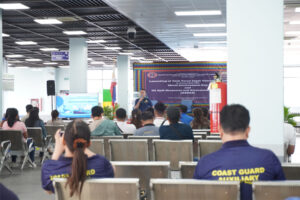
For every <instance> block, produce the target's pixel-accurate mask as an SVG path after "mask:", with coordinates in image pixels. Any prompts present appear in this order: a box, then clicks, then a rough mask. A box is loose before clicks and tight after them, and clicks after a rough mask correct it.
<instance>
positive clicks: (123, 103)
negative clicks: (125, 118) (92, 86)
mask: <svg viewBox="0 0 300 200" xmlns="http://www.w3.org/2000/svg"><path fill="white" fill-rule="evenodd" d="M117 70H118V83H117V87H118V90H117V102H118V104H119V105H120V107H122V108H124V109H125V110H126V111H127V115H129V111H131V109H130V108H128V104H129V94H128V93H129V91H128V87H129V70H130V59H129V56H126V55H119V56H118V59H117Z"/></svg>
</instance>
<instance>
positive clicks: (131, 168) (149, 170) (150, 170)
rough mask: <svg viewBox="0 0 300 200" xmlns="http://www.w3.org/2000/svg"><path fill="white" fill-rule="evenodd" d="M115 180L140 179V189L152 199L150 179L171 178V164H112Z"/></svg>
mask: <svg viewBox="0 0 300 200" xmlns="http://www.w3.org/2000/svg"><path fill="white" fill-rule="evenodd" d="M111 163H112V165H113V166H114V167H115V169H116V170H115V178H139V180H140V189H141V190H142V191H145V192H146V195H147V197H148V198H147V199H150V179H151V178H169V174H170V162H111Z"/></svg>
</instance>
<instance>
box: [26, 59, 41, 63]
mask: <svg viewBox="0 0 300 200" xmlns="http://www.w3.org/2000/svg"><path fill="white" fill-rule="evenodd" d="M25 60H26V61H29V62H39V61H42V60H41V59H38V58H28V59H25Z"/></svg>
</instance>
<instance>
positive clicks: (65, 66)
mask: <svg viewBox="0 0 300 200" xmlns="http://www.w3.org/2000/svg"><path fill="white" fill-rule="evenodd" d="M69 67H70V66H69V65H61V66H59V68H69Z"/></svg>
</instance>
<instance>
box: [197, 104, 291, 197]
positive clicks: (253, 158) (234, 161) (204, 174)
mask: <svg viewBox="0 0 300 200" xmlns="http://www.w3.org/2000/svg"><path fill="white" fill-rule="evenodd" d="M220 122H221V127H220V136H221V139H222V142H223V146H222V148H221V149H220V150H218V151H216V152H214V153H212V154H209V155H206V156H204V157H203V158H201V159H200V160H199V162H198V164H197V166H196V170H195V172H194V178H195V179H208V180H220V181H240V182H241V193H240V195H241V200H248V199H252V185H251V184H252V182H253V181H259V180H270V181H271V180H285V176H284V173H283V170H282V168H281V164H280V162H279V160H278V158H277V157H276V155H275V154H274V153H273V152H271V151H269V150H266V149H260V148H256V147H253V146H251V145H249V143H248V142H247V139H248V137H249V133H250V127H249V122H250V116H249V111H248V110H247V109H246V108H245V107H243V106H241V105H227V106H225V107H224V108H223V109H222V111H221V113H220Z"/></svg>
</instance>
